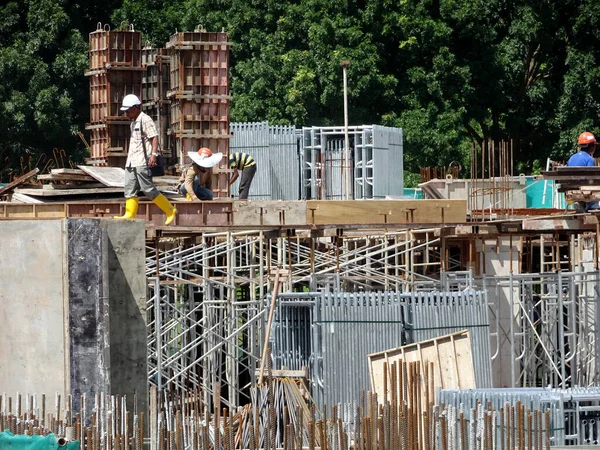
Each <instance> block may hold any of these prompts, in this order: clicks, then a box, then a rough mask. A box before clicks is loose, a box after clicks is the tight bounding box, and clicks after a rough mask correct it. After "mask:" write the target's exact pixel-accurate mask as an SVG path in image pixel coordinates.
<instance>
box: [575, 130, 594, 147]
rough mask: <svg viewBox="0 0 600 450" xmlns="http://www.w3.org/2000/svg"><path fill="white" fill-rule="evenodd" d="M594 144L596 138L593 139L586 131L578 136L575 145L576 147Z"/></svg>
mask: <svg viewBox="0 0 600 450" xmlns="http://www.w3.org/2000/svg"><path fill="white" fill-rule="evenodd" d="M595 143H596V138H595V137H594V135H593V134H592V133H590V132H588V131H584V132H583V133H581V134H580V135H579V139H577V144H578V145H588V144H595Z"/></svg>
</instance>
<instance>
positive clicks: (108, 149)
mask: <svg viewBox="0 0 600 450" xmlns="http://www.w3.org/2000/svg"><path fill="white" fill-rule="evenodd" d="M129 129H130V127H129V124H127V123H125V124H105V125H100V126H98V127H95V128H92V129H91V130H90V147H91V157H92V158H96V159H102V158H107V157H110V156H112V157H126V156H127V151H128V149H129V133H130V131H129Z"/></svg>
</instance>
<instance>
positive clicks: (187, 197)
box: [185, 194, 192, 202]
mask: <svg viewBox="0 0 600 450" xmlns="http://www.w3.org/2000/svg"><path fill="white" fill-rule="evenodd" d="M185 199H186V200H187V201H188V202H191V201H192V196H191V195H190V194H185Z"/></svg>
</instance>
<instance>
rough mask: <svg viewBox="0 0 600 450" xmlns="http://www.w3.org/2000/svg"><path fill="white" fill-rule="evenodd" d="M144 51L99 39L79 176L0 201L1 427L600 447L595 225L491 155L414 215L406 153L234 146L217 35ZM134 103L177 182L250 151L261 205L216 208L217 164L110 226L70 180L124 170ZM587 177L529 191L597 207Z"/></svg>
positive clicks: (391, 134)
mask: <svg viewBox="0 0 600 450" xmlns="http://www.w3.org/2000/svg"><path fill="white" fill-rule="evenodd" d="M140 42H141V38H140V36H139V33H136V32H135V31H132V30H127V31H110V30H108V29H104V28H100V29H99V30H97V31H96V32H93V33H91V34H90V70H89V71H88V72H87V73H86V75H87V76H88V77H89V78H90V100H91V104H90V108H91V121H90V125H89V130H90V131H91V133H92V139H91V141H92V144H91V147H92V152H91V157H90V160H89V161H88V163H89V167H85V168H79V169H77V170H78V171H82V172H81V173H80V172H76V171H75V169H72V171H69V170H67V169H65V170H64V171H62V172H61V171H60V170H57V171H56V172H55V173H51V174H44V176H46V178H40V180H43V181H47V182H48V183H46V184H55V185H58V186H67V185H69V184H68V183H72V185H71V188H62V189H61V188H57V187H53V188H44V187H43V186H38V187H35V188H34V187H30V188H22V187H19V185H18V183H17V184H13V185H12V186H11V185H9V186H5V187H4V188H0V194H3V193H9V196H11V199H12V200H18V199H21V201H7V202H2V203H0V242H2V250H3V251H2V252H0V276H1V283H0V313H1V314H0V317H2V321H3V325H2V326H1V327H0V343H2V345H0V392H2V393H3V395H2V397H1V398H0V399H1V400H0V413H1V414H0V425H4V424H5V423H6V424H8V426H9V428H10V429H11V430H12V431H13V432H21V433H23V434H24V433H25V432H26V431H27V430H29V431H31V433H30V434H34V432H33V428H31V429H30V428H28V427H36V428H38V434H45V433H46V432H47V431H48V430H50V431H53V432H54V433H58V434H61V433H65V430H66V428H72V430H71V431H70V432H72V433H73V437H74V438H78V439H79V440H80V441H81V442H82V443H85V445H86V446H87V447H86V448H88V449H91V448H94V449H96V448H98V449H99V448H102V449H105V448H106V449H108V448H111V449H112V448H129V447H128V445H131V446H132V447H134V448H141V446H143V444H144V435H146V434H145V433H146V429H145V425H144V423H143V417H144V416H143V415H142V416H141V422H142V423H140V421H139V420H140V419H139V417H140V416H139V414H138V413H139V412H140V411H148V416H147V417H148V422H149V425H150V426H149V428H150V430H149V431H148V434H147V436H149V438H148V439H149V445H150V448H152V450H154V449H158V448H169V449H171V448H173V449H175V448H206V449H208V448H226V449H228V450H229V449H233V448H254V449H258V448H279V447H283V446H285V447H286V448H292V447H294V448H303V447H309V448H315V447H320V448H328V446H330V447H331V448H339V449H341V448H351V446H354V448H361V449H374V448H381V449H392V448H394V449H395V448H402V449H413V448H414V449H428V450H429V449H445V448H448V445H450V444H448V443H449V442H450V443H451V445H455V446H458V445H461V448H467V445H468V446H469V448H473V449H475V448H476V447H477V446H481V447H485V448H486V449H487V448H490V449H491V448H497V447H494V445H497V444H499V443H501V448H510V447H515V446H519V448H525V446H526V445H527V446H528V448H536V449H538V448H542V447H549V446H550V445H553V446H558V445H569V444H577V445H594V444H597V442H598V439H599V438H598V436H599V433H600V430H598V426H597V424H598V423H600V391H598V388H597V386H598V385H600V363H599V361H598V355H599V354H600V348H598V347H599V346H600V336H599V330H598V326H597V324H598V323H600V322H599V320H598V319H600V310H599V307H598V305H600V302H599V301H598V297H599V295H600V271H599V267H598V266H599V261H600V241H599V233H598V231H599V226H600V225H599V222H598V217H597V215H596V214H595V213H594V212H591V213H575V211H573V210H570V209H565V208H560V209H557V208H545V209H534V208H527V202H526V196H527V189H528V186H530V185H528V184H527V182H526V180H525V181H524V177H521V176H515V175H514V174H513V170H512V155H511V151H510V146H509V145H508V144H505V143H499V144H496V143H486V144H485V145H484V146H482V147H481V148H474V149H473V158H472V159H473V160H474V161H480V163H479V165H477V166H476V165H474V166H473V167H472V168H471V178H470V179H469V180H457V179H456V178H455V177H454V176H452V175H450V174H449V176H447V177H444V178H443V179H433V180H430V181H428V182H427V183H424V184H423V185H422V189H423V192H425V194H426V196H427V197H428V198H426V199H419V200H416V199H407V198H403V195H402V190H403V180H402V177H401V174H402V170H401V169H402V131H401V130H398V129H393V128H388V127H380V126H377V125H363V126H353V127H349V129H347V130H346V129H344V127H322V128H319V127H310V128H303V129H301V130H296V129H295V128H294V127H271V126H269V124H267V123H257V124H236V125H232V124H230V123H229V100H230V97H229V91H228V80H227V72H228V61H229V60H228V50H229V47H230V43H229V42H228V38H227V35H226V34H225V33H207V32H204V31H195V32H192V33H177V34H176V35H174V36H173V37H172V39H171V40H170V41H169V43H168V44H167V45H166V47H165V49H145V50H143V51H142V49H141V47H140ZM166 74H168V76H167V75H166ZM131 92H134V93H138V92H139V93H140V95H141V96H142V98H143V101H144V105H145V108H146V110H147V111H148V112H149V113H151V114H154V116H153V117H154V120H155V121H156V122H157V124H158V126H157V129H158V130H160V133H161V145H162V147H163V150H164V151H165V156H167V159H168V160H170V164H171V165H172V166H175V165H177V164H182V163H185V158H186V154H187V151H191V150H194V149H196V148H197V147H199V146H208V147H210V148H214V149H215V151H221V152H223V153H225V154H226V155H227V154H228V153H229V151H231V150H237V149H250V148H251V149H252V152H254V155H255V156H256V158H257V160H258V162H259V164H261V163H262V165H263V169H262V170H263V173H262V174H260V173H259V175H258V178H257V181H256V185H255V186H253V188H254V187H256V189H257V190H256V196H255V198H253V199H251V200H250V201H240V200H235V199H232V198H230V193H231V192H230V188H229V186H228V183H227V180H228V175H229V169H228V167H227V164H226V160H227V158H224V161H225V162H223V163H222V165H221V166H220V167H219V168H218V169H217V170H215V173H216V174H215V177H216V183H215V184H214V186H215V188H214V190H215V200H213V201H210V202H186V201H178V202H177V209H178V214H177V217H176V220H175V221H174V223H173V224H172V225H171V226H169V227H165V226H163V225H162V220H163V217H162V212H161V211H160V210H159V209H158V208H157V207H156V206H155V205H154V204H153V203H151V202H144V201H142V202H140V208H139V214H138V219H139V220H128V221H115V220H113V219H112V217H113V216H114V215H119V213H120V212H121V210H122V208H123V199H122V198H121V197H117V198H115V197H114V196H113V195H114V192H109V193H107V194H110V195H101V194H103V191H102V189H104V188H101V189H100V190H99V191H97V192H96V193H93V192H90V191H93V189H94V188H91V187H89V186H88V187H86V186H85V183H87V182H89V180H88V179H87V178H86V177H88V176H89V177H91V176H95V177H98V178H94V183H95V184H98V182H102V181H101V180H104V182H105V183H106V182H107V181H106V178H103V177H102V176H101V174H103V173H104V172H103V170H106V171H108V170H110V169H115V166H118V165H119V163H120V162H121V160H120V159H119V158H123V157H124V156H125V154H126V148H127V131H128V128H127V127H128V125H127V124H126V123H121V122H122V118H120V117H118V114H117V113H116V111H118V110H117V109H115V108H117V107H118V104H119V101H120V99H121V98H122V96H123V95H125V94H126V93H131ZM123 130H125V132H124V131H123ZM232 131H233V135H232V133H231V132H232ZM345 133H349V134H351V136H352V138H351V139H350V142H351V145H352V152H351V158H345V155H344V154H343V153H344V152H345V151H348V150H349V149H346V148H344V147H343V145H342V144H341V143H343V141H344V139H343V137H344V134H345ZM255 144H256V145H255ZM249 151H250V150H249ZM285 151H289V152H291V154H295V155H296V156H297V159H296V160H295V161H296V162H297V166H293V165H292V167H293V168H292V170H290V165H289V164H287V165H286V164H285V163H284V162H282V161H288V162H289V161H290V159H289V158H285V159H278V158H280V157H281V154H282V153H283V152H285ZM346 160H348V161H350V162H351V164H352V166H351V167H346V166H345V161H346ZM492 161H494V163H493V164H492ZM84 169H85V170H84ZM94 170H96V172H94ZM594 170H595V171H591V170H590V171H589V173H588V175H589V176H588V178H587V180H586V183H587V184H586V185H585V186H583V187H582V186H580V185H573V178H572V177H573V174H571V173H569V172H568V171H564V170H563V171H560V170H555V171H548V172H546V173H545V175H544V179H540V180H536V182H539V183H545V182H556V181H558V182H560V183H562V185H563V187H564V186H568V189H569V190H567V191H566V193H562V192H560V190H564V189H563V188H559V187H558V185H557V184H556V183H553V184H552V189H551V192H552V195H555V196H557V197H559V196H560V195H565V196H566V198H567V200H572V199H575V200H578V201H579V200H581V199H589V197H590V196H593V195H596V194H594V192H597V191H595V190H594V189H591V188H590V186H594V182H593V180H600V169H594ZM84 172H85V173H84ZM90 174H92V175H90ZM99 174H100V175H99ZM69 177H72V178H71V179H69ZM344 177H350V178H351V182H350V183H345V180H344ZM567 181H569V182H570V183H571V184H570V185H569V184H568V183H567ZM65 182H67V184H65ZM78 183H79V184H78ZM597 184H598V185H600V182H599V183H597ZM346 186H350V190H348V189H346ZM110 189H116V188H115V186H114V185H113V186H112V187H110ZM233 189H235V187H234V188H233ZM78 190H81V191H86V192H85V193H78V192H77V191H78ZM168 190H169V189H168V188H167V189H166V191H168ZM544 192H545V191H544ZM90 195H92V196H94V198H90ZM175 198H176V197H175ZM23 199H33V200H30V201H31V202H27V201H24V200H23ZM49 199H52V201H48V200H49ZM69 199H78V200H69ZM34 200H35V202H33V201H34ZM25 279H26V281H24V280H25ZM5 343H6V345H5ZM432 349H433V350H432ZM442 367H443V368H444V370H442V369H441V368H442ZM40 369H41V370H40ZM48 374H52V376H48ZM290 380H292V382H290ZM298 386H301V388H299V387H298ZM500 388H505V389H507V390H506V391H500ZM438 389H439V390H438ZM366 391H372V392H373V393H371V392H370V393H369V394H366V393H365V392H366ZM4 392H9V393H25V392H29V393H33V392H47V393H50V394H53V393H55V392H56V393H59V395H57V397H56V398H57V399H60V398H62V399H64V400H63V405H65V406H66V407H67V414H66V415H65V414H64V413H63V414H62V418H63V421H62V422H61V420H60V417H61V407H60V400H58V405H57V406H56V413H55V415H54V416H53V420H52V421H51V420H47V422H46V423H44V422H43V421H44V420H46V417H47V414H46V413H45V412H47V411H46V410H45V406H44V407H43V408H42V406H41V405H40V404H38V400H37V397H34V396H31V397H30V396H27V400H26V401H25V402H23V403H22V402H21V400H20V396H19V395H20V394H17V398H19V400H18V405H19V406H18V407H17V406H16V403H15V406H12V405H13V404H12V401H11V402H8V400H7V399H8V398H9V395H7V394H4ZM101 394H103V395H101ZM106 395H108V396H106ZM120 396H125V397H120ZM34 398H35V399H36V400H35V401H34ZM308 399H310V400H308ZM9 405H10V406H9ZM23 405H24V406H23ZM44 405H45V403H44ZM119 405H120V406H119ZM161 405H162V406H161ZM248 405H251V406H250V407H248ZM307 405H309V406H307ZM332 405H335V406H334V408H333V409H332ZM328 407H329V409H331V414H328ZM128 408H129V410H131V411H135V412H136V416H137V417H138V422H135V421H134V420H132V418H128V415H127V414H128V413H126V411H127V410H128ZM223 408H226V410H227V411H229V412H230V415H229V416H228V415H227V414H225V415H224V416H223ZM522 408H523V409H522ZM524 408H527V412H526V411H525V409H524ZM38 410H41V412H38ZM209 410H210V411H212V413H209ZM74 411H79V414H73V412H74ZM228 414H229V413H228ZM25 416H27V417H25ZM32 417H34V419H33V420H32V419H31V418H32ZM40 417H41V419H42V422H41V423H37V424H36V422H35V418H38V419H39V418H40ZM467 421H469V424H471V425H470V426H472V427H474V428H473V429H472V430H471V431H469V430H467ZM319 422H320V423H321V425H320V426H321V428H320V429H319V427H318V426H317V425H316V424H317V423H319ZM32 423H33V425H32ZM129 424H131V427H130V425H129ZM311 424H312V425H311ZM455 424H456V425H455ZM61 427H64V428H61ZM288 427H289V428H288ZM311 427H312V428H311ZM2 428H4V426H2ZM40 430H43V432H41V431H40ZM132 430H133V431H132ZM0 431H2V430H0ZM65 434H66V433H65ZM125 442H126V443H127V444H125ZM478 443H479V444H478ZM96 444H97V445H96ZM121 445H122V446H121Z"/></svg>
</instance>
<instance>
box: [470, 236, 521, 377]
mask: <svg viewBox="0 0 600 450" xmlns="http://www.w3.org/2000/svg"><path fill="white" fill-rule="evenodd" d="M477 251H478V252H480V254H481V258H480V260H481V261H483V260H485V274H486V275H487V276H508V275H509V274H510V270H511V247H510V238H499V239H498V240H496V239H490V240H486V241H484V242H483V244H482V243H481V241H477ZM520 252H521V241H520V240H519V239H513V242H512V271H513V274H518V273H519V255H520ZM480 269H481V271H482V272H483V266H482V267H481V268H480ZM487 288H488V301H489V302H490V303H493V304H494V305H495V311H496V313H497V317H495V316H494V315H492V314H490V331H491V332H492V333H498V337H497V338H492V339H491V340H490V346H491V354H492V356H493V355H494V354H495V353H496V352H497V356H496V358H495V359H494V360H493V361H492V373H493V377H494V386H495V387H513V386H512V377H511V373H514V374H515V376H516V375H517V373H518V362H517V363H515V356H514V355H513V354H512V350H511V346H510V333H509V331H510V324H511V321H512V320H513V317H514V313H515V311H513V310H511V303H510V288H509V287H508V286H500V287H498V288H496V286H487ZM518 294H519V293H518V289H515V291H514V292H513V296H514V298H517V296H518ZM513 369H514V371H513Z"/></svg>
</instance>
